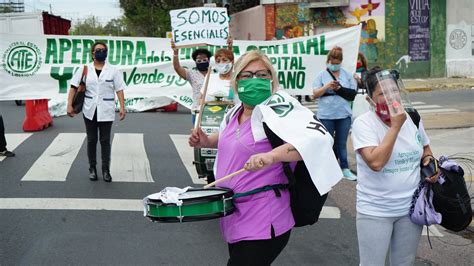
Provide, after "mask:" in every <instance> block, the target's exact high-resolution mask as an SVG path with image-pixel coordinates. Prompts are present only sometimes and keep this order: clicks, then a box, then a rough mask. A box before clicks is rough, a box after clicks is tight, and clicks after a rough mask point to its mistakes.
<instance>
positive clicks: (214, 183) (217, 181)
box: [203, 168, 245, 188]
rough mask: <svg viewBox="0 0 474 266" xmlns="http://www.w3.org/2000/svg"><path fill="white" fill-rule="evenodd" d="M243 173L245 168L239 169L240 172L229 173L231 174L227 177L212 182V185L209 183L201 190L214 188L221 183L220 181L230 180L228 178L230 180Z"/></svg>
mask: <svg viewBox="0 0 474 266" xmlns="http://www.w3.org/2000/svg"><path fill="white" fill-rule="evenodd" d="M244 171H245V168H242V169H240V170H238V171H235V172H233V173H231V174H228V175H226V176H224V177H223V178H219V179H218V180H216V181H214V182H212V183H210V184H207V185H205V186H204V187H203V188H210V187H212V186H215V185H216V184H219V183H220V182H222V181H225V180H227V179H230V178H232V177H234V176H236V175H238V174H240V173H242V172H244Z"/></svg>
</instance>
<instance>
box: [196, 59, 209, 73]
mask: <svg viewBox="0 0 474 266" xmlns="http://www.w3.org/2000/svg"><path fill="white" fill-rule="evenodd" d="M196 67H197V69H198V70H199V71H206V70H207V69H208V68H209V61H206V62H202V63H196Z"/></svg>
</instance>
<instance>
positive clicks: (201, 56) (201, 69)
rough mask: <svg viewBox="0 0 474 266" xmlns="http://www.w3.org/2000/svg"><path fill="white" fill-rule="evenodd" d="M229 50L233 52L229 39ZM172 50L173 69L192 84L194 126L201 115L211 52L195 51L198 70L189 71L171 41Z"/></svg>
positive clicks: (193, 54)
mask: <svg viewBox="0 0 474 266" xmlns="http://www.w3.org/2000/svg"><path fill="white" fill-rule="evenodd" d="M227 44H228V48H229V50H232V39H231V38H230V37H229V39H228V41H227ZM171 48H172V49H173V68H174V70H175V71H176V73H177V74H178V75H179V76H180V77H181V78H183V79H185V80H187V81H188V82H189V83H190V84H191V88H192V90H193V97H192V98H193V105H192V106H191V114H192V122H193V124H194V122H195V120H196V114H197V113H199V104H200V103H199V102H200V99H201V88H202V85H203V83H204V78H205V76H206V75H207V71H208V69H209V64H210V60H211V56H212V54H211V52H210V51H209V50H207V49H203V48H200V49H197V50H195V51H194V52H193V53H192V55H191V57H192V59H193V61H194V62H195V63H196V69H197V70H194V69H191V70H189V69H187V68H184V67H182V66H181V63H180V62H179V48H178V47H177V46H176V45H175V43H174V41H173V40H171Z"/></svg>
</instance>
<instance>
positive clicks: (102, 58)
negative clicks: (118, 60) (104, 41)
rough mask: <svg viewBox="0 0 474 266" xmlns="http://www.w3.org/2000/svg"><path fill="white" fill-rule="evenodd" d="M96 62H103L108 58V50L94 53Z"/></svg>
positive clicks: (99, 50) (97, 50)
mask: <svg viewBox="0 0 474 266" xmlns="http://www.w3.org/2000/svg"><path fill="white" fill-rule="evenodd" d="M94 57H95V60H97V61H100V62H103V61H105V59H106V58H107V50H105V49H96V50H95V52H94Z"/></svg>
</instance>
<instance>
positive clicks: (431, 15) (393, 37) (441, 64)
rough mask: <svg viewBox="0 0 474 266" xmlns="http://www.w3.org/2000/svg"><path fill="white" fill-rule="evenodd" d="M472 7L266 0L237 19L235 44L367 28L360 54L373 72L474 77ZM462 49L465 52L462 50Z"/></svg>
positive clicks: (378, 0)
mask: <svg viewBox="0 0 474 266" xmlns="http://www.w3.org/2000/svg"><path fill="white" fill-rule="evenodd" d="M473 5H474V3H473V1H472V0H459V1H450V3H449V6H447V1H446V0H408V1H397V0H319V1H318V0H307V1H301V0H293V1H292V0H261V1H260V5H258V6H256V7H253V8H250V9H247V10H244V11H241V12H238V13H234V14H233V15H232V19H231V33H232V35H233V36H234V38H235V39H243V40H274V39H285V38H295V37H300V36H306V35H313V34H319V33H323V32H327V31H332V30H337V29H342V28H345V27H350V26H353V25H357V24H362V33H361V41H360V49H359V50H360V51H361V52H363V53H364V54H365V55H366V57H367V58H368V60H369V64H370V66H375V65H379V66H382V67H385V68H393V69H398V70H399V71H400V72H401V73H402V75H403V77H406V78H426V77H444V76H474V74H473V68H472V66H473V63H472V62H473V53H474V52H473V51H474V50H473V49H474V48H473V44H472V43H473V41H474V37H473V36H474V35H473V34H474V32H473V31H474V24H473V14H474V12H472V10H473ZM461 46H462V47H461Z"/></svg>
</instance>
